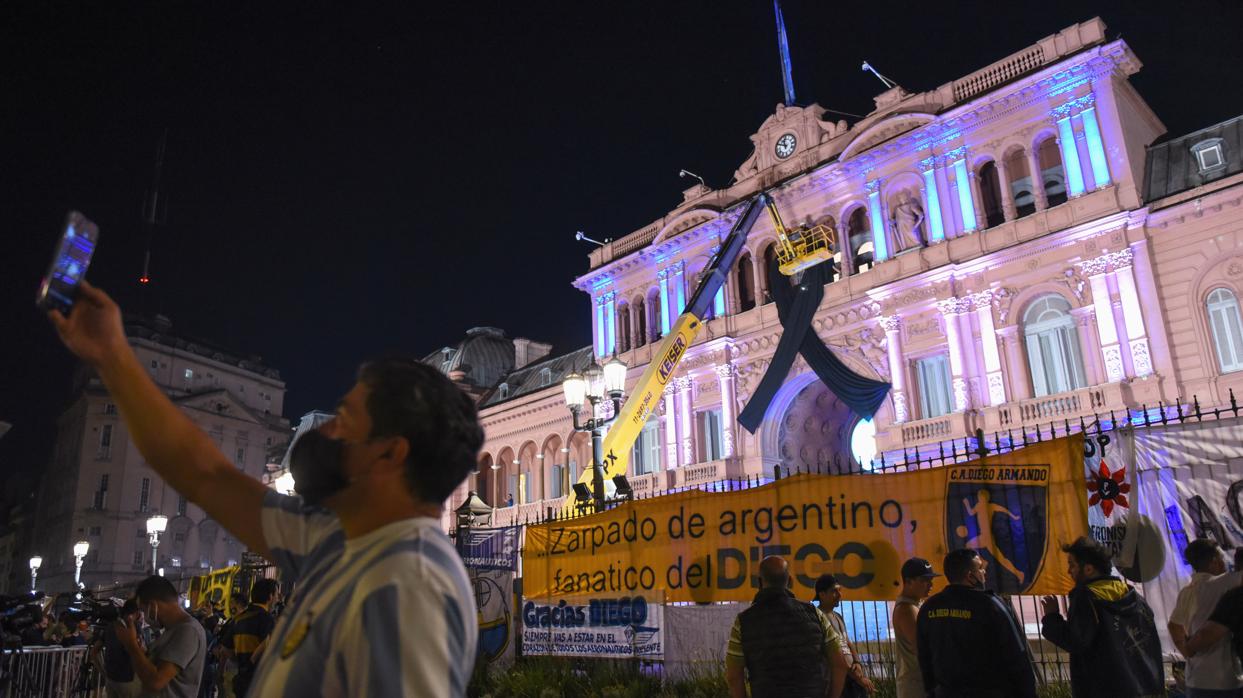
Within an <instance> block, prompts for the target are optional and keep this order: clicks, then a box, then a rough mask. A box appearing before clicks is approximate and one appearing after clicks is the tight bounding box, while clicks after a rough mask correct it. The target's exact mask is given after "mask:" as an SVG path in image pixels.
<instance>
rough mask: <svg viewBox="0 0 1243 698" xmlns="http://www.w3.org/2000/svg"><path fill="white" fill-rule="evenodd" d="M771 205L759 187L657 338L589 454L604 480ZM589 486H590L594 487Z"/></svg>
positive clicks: (586, 476)
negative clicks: (600, 441) (601, 438)
mask: <svg viewBox="0 0 1243 698" xmlns="http://www.w3.org/2000/svg"><path fill="white" fill-rule="evenodd" d="M770 205H771V199H770V198H769V196H768V194H766V193H763V192H761V193H760V194H758V195H757V196H756V197H755V198H753V199H751V200H750V201H749V202H748V203H747V204H746V208H745V209H744V210H743V212H742V216H740V217H739V218H738V220H737V222H735V223H734V227H733V229H732V230H730V232H729V235H728V236H726V238H725V240H724V241H723V242H722V243H721V247H720V249H719V250H717V253H716V256H714V257H713V258H712V259H711V261H709V262H708V266H707V267H705V268H704V272H703V275H702V276H701V277H700V281H699V286H698V287H696V289H695V292H694V293H693V294H692V295H691V298H690V301H689V302H688V303H687V305H686V310H685V311H683V313H682V314H681V315H680V316H679V317H678V319H677V320H676V321H675V322H674V323H673V325H672V326H671V327H670V328H669V334H668V336H666V337H665V338H664V340H662V341H661V344H660V346H659V347H658V348H657V350H656V351H655V352H654V353H653V354H652V357H653V358H652V361H651V363H650V364H648V366H647V368H646V369H644V371H643V375H642V376H640V377H639V381H638V383H636V384H635V387H634V390H633V391H632V392H631V393H630V397H628V398H627V399H626V402H625V403H624V404H623V405H622V407H621V409H620V410H619V411H618V413H617V416H616V418H615V419H614V420H613V423H612V426H611V427H609V430H608V433H607V434H606V435H605V436H604V443H603V447H602V448H601V453H596V454H593V458H594V459H595V460H596V461H597V463H598V464H599V465H600V466H602V468H603V471H604V472H603V477H604V481H605V482H609V481H611V480H612V478H613V477H614V476H617V475H625V474H626V471H627V468H628V467H629V465H630V453H631V449H632V448H633V447H634V442H635V439H637V438H638V437H639V433H640V432H641V431H642V430H643V426H644V425H645V424H647V420H648V417H650V416H651V414H652V412H653V411H654V410H655V409H656V406H657V405H658V404H659V402H660V399H661V395H662V394H663V393H664V389H665V385H666V384H668V383H669V381H670V379H672V378H673V374H674V372H675V371H676V369H677V367H678V363H679V362H681V360H682V357H683V356H684V355H685V354H686V350H687V349H688V348H690V346H691V343H692V342H694V340H695V335H697V334H699V329H700V327H702V326H703V318H704V317H705V316H706V315H707V314H708V310H709V309H710V308H711V307H712V303H713V300H714V299H715V298H716V294H717V291H719V290H720V289H721V287H722V286H724V285H725V280H726V279H727V278H728V275H729V270H730V269H732V268H733V266H734V263H735V262H737V261H738V257H739V255H740V254H741V252H742V245H743V243H744V242H746V240H747V235H749V234H750V232H751V228H752V226H754V225H755V221H756V219H758V218H759V216H760V214H761V212H763V211H764V210H765V209H766V208H768V207H769V206H770ZM594 477H595V474H594V468H586V469H584V471H583V473H582V475H581V476H580V477H579V482H582V483H583V484H585V485H587V487H588V488H592V484H593V483H592V479H593V478H594ZM592 489H593V491H595V490H594V488H592ZM575 504H576V503H575V501H574V498H573V497H567V498H566V503H565V506H564V509H565V510H566V511H571V510H572V509H573V508H574V507H575Z"/></svg>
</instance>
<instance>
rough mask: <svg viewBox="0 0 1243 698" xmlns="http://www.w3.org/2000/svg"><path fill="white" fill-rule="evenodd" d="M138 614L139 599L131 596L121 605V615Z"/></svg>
mask: <svg viewBox="0 0 1243 698" xmlns="http://www.w3.org/2000/svg"><path fill="white" fill-rule="evenodd" d="M137 612H138V598H137V597H134V596H131V597H129V598H128V599H126V600H125V603H123V604H121V615H123V616H128V615H130V614H133V613H137Z"/></svg>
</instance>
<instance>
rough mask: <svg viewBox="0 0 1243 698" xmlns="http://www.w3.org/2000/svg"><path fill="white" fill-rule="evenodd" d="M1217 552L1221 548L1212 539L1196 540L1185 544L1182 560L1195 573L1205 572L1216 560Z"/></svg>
mask: <svg viewBox="0 0 1243 698" xmlns="http://www.w3.org/2000/svg"><path fill="white" fill-rule="evenodd" d="M1219 550H1221V546H1220V545H1218V544H1217V541H1215V540H1213V539H1212V538H1196V539H1195V540H1193V541H1191V542H1190V543H1188V544H1187V549H1186V550H1184V551H1183V560H1185V561H1186V562H1187V564H1188V565H1191V569H1193V570H1195V571H1196V572H1207V571H1208V566H1209V565H1211V564H1212V563H1213V560H1216V559H1217V555H1218V551H1219Z"/></svg>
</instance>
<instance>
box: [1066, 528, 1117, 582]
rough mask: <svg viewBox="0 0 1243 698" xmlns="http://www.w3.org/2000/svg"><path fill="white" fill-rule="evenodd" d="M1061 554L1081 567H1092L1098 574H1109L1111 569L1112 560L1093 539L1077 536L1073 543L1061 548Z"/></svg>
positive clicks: (1106, 551) (1103, 547) (1107, 552)
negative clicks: (1073, 559)
mask: <svg viewBox="0 0 1243 698" xmlns="http://www.w3.org/2000/svg"><path fill="white" fill-rule="evenodd" d="M1062 552H1064V553H1066V554H1067V555H1070V556H1071V557H1073V558H1075V562H1078V563H1079V565H1080V566H1082V565H1092V566H1093V567H1095V568H1096V571H1097V573H1099V574H1109V572H1110V570H1112V569H1113V560H1112V559H1110V555H1109V551H1108V550H1106V549H1105V546H1103V545H1101V544H1100V543H1098V542H1096V540H1095V539H1093V538H1088V537H1087V536H1079V537H1078V538H1076V539H1075V542H1074V543H1071V544H1069V545H1063V546H1062Z"/></svg>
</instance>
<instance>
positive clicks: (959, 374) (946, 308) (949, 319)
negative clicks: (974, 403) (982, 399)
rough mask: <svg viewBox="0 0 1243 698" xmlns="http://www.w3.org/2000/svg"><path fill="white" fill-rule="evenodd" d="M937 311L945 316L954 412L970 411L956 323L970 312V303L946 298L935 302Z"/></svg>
mask: <svg viewBox="0 0 1243 698" xmlns="http://www.w3.org/2000/svg"><path fill="white" fill-rule="evenodd" d="M937 310H940V311H941V314H942V315H943V316H945V340H946V344H947V345H948V349H949V357H950V374H951V380H952V384H953V388H954V411H955V412H962V411H964V410H967V409H970V407H971V400H970V398H969V396H968V393H967V376H966V373H965V367H964V365H963V364H964V362H963V357H962V329H961V328H960V327H959V324H958V321H959V319H960V318H961V317H962V315H963V313H966V312H968V311H970V310H971V301H970V300H968V299H965V298H946V299H945V300H941V301H937Z"/></svg>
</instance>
